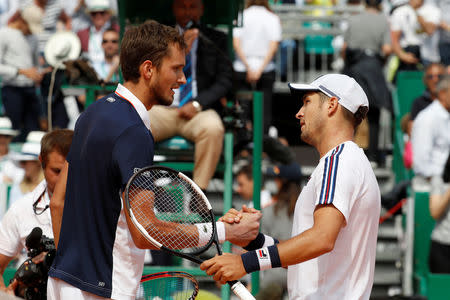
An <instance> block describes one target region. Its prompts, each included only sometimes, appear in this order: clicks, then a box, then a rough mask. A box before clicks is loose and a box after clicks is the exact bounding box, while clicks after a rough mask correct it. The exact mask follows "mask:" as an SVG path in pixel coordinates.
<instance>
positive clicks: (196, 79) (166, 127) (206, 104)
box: [149, 0, 232, 190]
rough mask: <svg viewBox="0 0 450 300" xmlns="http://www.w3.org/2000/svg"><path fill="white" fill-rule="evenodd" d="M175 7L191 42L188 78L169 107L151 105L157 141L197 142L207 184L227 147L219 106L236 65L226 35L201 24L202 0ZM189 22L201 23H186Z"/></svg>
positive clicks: (184, 0)
mask: <svg viewBox="0 0 450 300" xmlns="http://www.w3.org/2000/svg"><path fill="white" fill-rule="evenodd" d="M172 10H173V14H174V16H175V20H176V23H177V24H176V28H177V30H178V31H179V32H180V33H181V34H183V35H184V39H185V41H186V44H187V45H188V48H189V53H188V54H187V56H186V65H185V67H184V69H183V72H184V74H185V76H186V80H187V83H186V84H184V85H182V86H181V87H180V89H178V90H175V91H174V92H175V96H174V101H173V103H172V105H171V106H170V107H164V106H162V105H155V106H153V108H152V109H151V110H150V112H149V114H150V120H151V122H152V133H153V136H154V138H155V141H156V142H158V141H161V140H165V139H167V138H170V137H173V136H175V135H181V136H183V137H184V138H186V139H188V140H190V141H193V142H194V143H195V154H194V172H193V177H194V178H193V179H194V181H195V183H197V184H198V186H199V187H200V188H201V189H203V190H204V189H206V188H207V187H208V184H209V181H210V179H211V178H212V176H213V175H214V172H215V169H216V166H217V163H218V162H219V158H220V155H221V153H222V146H223V135H224V131H225V129H224V126H223V124H222V120H221V118H220V116H219V114H218V113H217V111H216V110H221V108H222V104H221V100H222V99H224V98H225V97H226V96H227V94H228V93H229V92H230V90H231V86H232V68H231V65H230V63H229V58H228V57H227V55H226V54H225V53H224V52H223V49H227V46H226V45H227V44H226V35H225V34H224V33H222V32H220V31H217V30H214V29H212V28H208V27H207V26H206V25H203V24H200V19H201V17H202V16H203V11H204V7H203V3H202V1H201V0H175V1H174V2H173V6H172ZM190 22H191V23H190ZM189 23H190V24H193V25H194V27H199V28H193V29H189V28H186V26H187V25H189ZM194 23H195V24H194Z"/></svg>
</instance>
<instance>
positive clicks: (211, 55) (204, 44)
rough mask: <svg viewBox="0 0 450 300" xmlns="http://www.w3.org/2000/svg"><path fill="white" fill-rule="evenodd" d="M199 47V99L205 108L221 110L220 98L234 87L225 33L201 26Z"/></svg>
mask: <svg viewBox="0 0 450 300" xmlns="http://www.w3.org/2000/svg"><path fill="white" fill-rule="evenodd" d="M199 30H200V33H201V34H200V36H199V40H198V48H197V67H196V80H197V91H198V94H197V98H196V99H195V100H197V101H198V102H199V103H200V104H201V105H202V107H203V109H208V108H213V109H216V110H218V111H220V108H221V105H220V99H221V98H223V97H225V96H227V94H228V93H229V92H230V90H231V87H232V74H233V73H232V71H233V69H232V64H231V61H230V59H229V57H228V53H227V50H226V49H227V36H226V34H225V33H223V32H220V31H217V30H214V29H212V28H209V27H206V26H200V28H199Z"/></svg>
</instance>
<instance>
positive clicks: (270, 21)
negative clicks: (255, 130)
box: [233, 0, 281, 133]
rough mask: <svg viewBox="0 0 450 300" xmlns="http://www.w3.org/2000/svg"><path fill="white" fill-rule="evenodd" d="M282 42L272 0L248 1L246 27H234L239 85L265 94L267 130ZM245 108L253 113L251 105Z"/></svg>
mask: <svg viewBox="0 0 450 300" xmlns="http://www.w3.org/2000/svg"><path fill="white" fill-rule="evenodd" d="M280 41H281V24H280V19H279V18H278V16H277V15H275V14H274V13H273V12H272V11H271V10H270V7H269V4H268V0H249V1H247V5H246V8H245V9H244V13H243V26H242V27H239V28H235V29H234V30H233V47H234V51H235V53H236V60H235V61H234V64H233V66H234V70H235V72H236V73H235V74H236V75H235V78H236V84H235V88H236V90H242V89H245V90H258V91H262V92H263V93H264V106H263V109H264V119H263V120H264V132H265V133H267V132H268V130H269V127H270V125H271V123H272V90H273V84H274V82H275V64H274V62H273V58H274V56H275V54H276V53H277V50H278V44H279V42H280ZM244 109H245V110H246V111H247V114H248V115H251V111H252V110H251V109H250V108H248V107H247V108H244Z"/></svg>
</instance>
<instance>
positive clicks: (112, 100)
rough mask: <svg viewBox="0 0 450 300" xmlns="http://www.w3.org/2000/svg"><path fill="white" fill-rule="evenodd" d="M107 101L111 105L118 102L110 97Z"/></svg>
mask: <svg viewBox="0 0 450 300" xmlns="http://www.w3.org/2000/svg"><path fill="white" fill-rule="evenodd" d="M106 101H108V102H109V103H113V102H116V99H114V98H113V97H108V98H106Z"/></svg>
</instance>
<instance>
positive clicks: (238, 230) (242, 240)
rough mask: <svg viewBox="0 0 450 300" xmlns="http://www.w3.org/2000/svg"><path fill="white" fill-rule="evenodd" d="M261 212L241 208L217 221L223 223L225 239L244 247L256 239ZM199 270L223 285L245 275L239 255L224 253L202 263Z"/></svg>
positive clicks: (245, 207)
mask: <svg viewBox="0 0 450 300" xmlns="http://www.w3.org/2000/svg"><path fill="white" fill-rule="evenodd" d="M261 216H262V215H261V212H260V211H258V210H256V209H254V208H248V207H247V206H245V205H244V206H243V207H242V209H241V210H240V211H237V210H236V209H234V208H232V209H230V210H229V211H228V212H227V213H226V214H225V215H224V216H222V217H221V218H220V219H219V221H222V222H224V223H225V229H226V234H227V236H226V239H227V240H228V241H230V242H231V243H233V244H235V245H238V246H241V247H245V246H247V245H248V244H249V243H250V242H251V241H252V240H254V239H255V238H256V236H257V235H258V232H259V221H260V219H261ZM200 269H202V270H204V271H205V272H206V274H208V275H214V276H213V278H214V280H216V281H218V282H220V283H222V284H225V283H226V282H228V281H232V280H237V279H239V278H241V277H242V276H244V275H245V274H246V272H245V269H244V265H243V264H242V259H241V256H240V255H236V254H230V253H224V254H223V255H220V256H219V255H216V256H215V257H213V258H211V259H209V260H207V261H205V262H203V263H202V264H201V265H200Z"/></svg>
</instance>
